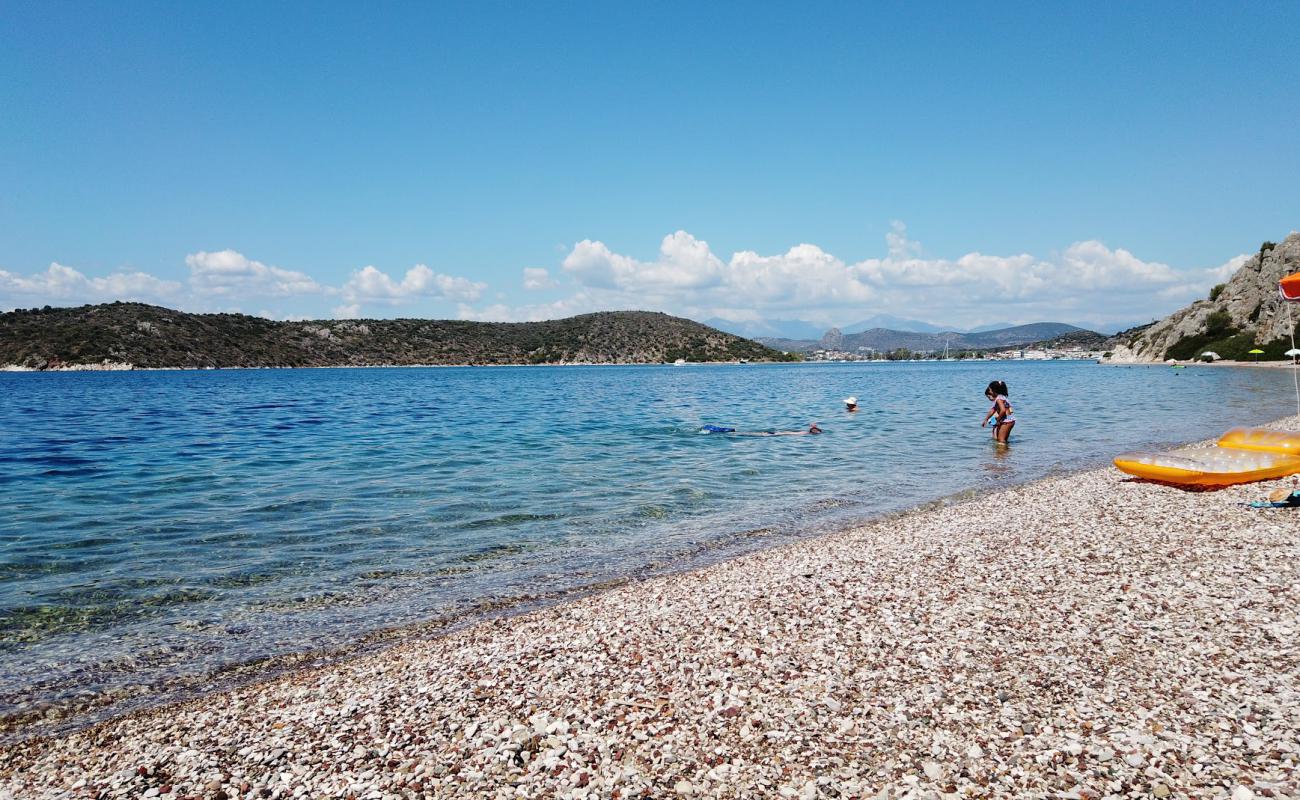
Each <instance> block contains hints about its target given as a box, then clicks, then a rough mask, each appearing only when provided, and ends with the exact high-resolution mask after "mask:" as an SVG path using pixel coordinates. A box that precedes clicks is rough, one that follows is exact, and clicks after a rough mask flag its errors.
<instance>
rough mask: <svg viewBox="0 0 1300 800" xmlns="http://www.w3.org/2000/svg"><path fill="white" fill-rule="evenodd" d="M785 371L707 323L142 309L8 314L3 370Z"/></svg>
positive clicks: (627, 314) (769, 356)
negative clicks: (277, 316) (738, 365)
mask: <svg viewBox="0 0 1300 800" xmlns="http://www.w3.org/2000/svg"><path fill="white" fill-rule="evenodd" d="M679 358H680V359H685V360H687V361H735V360H739V359H742V358H745V359H751V360H755V361H783V360H789V357H787V356H785V355H784V354H783V353H780V352H777V351H775V350H772V349H770V348H767V347H764V346H763V345H761V344H758V343H757V342H753V341H750V340H749V339H742V338H740V337H738V336H732V335H731V334H729V333H723V332H722V331H719V330H714V329H713V328H709V327H707V326H704V325H701V324H699V323H698V322H692V321H691V320H687V319H681V318H679V317H670V316H668V315H667V314H659V313H653V312H647V311H610V312H602V313H597V314H583V315H580V316H577V317H569V318H568V319H559V320H549V321H546V322H519V323H505V322H466V321H462V320H427V319H391V320H320V321H314V322H274V321H271V320H267V319H262V318H260V317H250V316H246V315H243V314H187V313H184V312H181V311H173V310H171V309H167V308H160V307H158V306H149V305H144V304H141V303H108V304H105V305H96V306H81V307H79V308H49V307H46V308H44V309H31V310H21V309H20V310H17V311H11V312H9V313H6V314H0V365H16V366H19V367H25V368H29V369H55V368H69V367H73V366H76V365H87V364H90V365H99V364H104V363H106V362H107V363H108V364H126V365H134V366H136V367H324V366H372V365H413V364H564V363H617V364H642V363H662V362H666V361H669V362H670V361H674V360H676V359H679Z"/></svg>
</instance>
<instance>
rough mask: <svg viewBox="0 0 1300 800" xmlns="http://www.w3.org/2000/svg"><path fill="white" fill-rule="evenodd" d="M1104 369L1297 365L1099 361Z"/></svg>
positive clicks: (1276, 365)
mask: <svg viewBox="0 0 1300 800" xmlns="http://www.w3.org/2000/svg"><path fill="white" fill-rule="evenodd" d="M1097 363H1098V364H1101V365H1102V366H1103V367H1249V368H1250V369H1287V368H1288V367H1290V368H1295V367H1296V366H1297V365H1296V364H1292V363H1289V362H1286V361H1230V360H1228V359H1220V360H1219V361H1179V362H1177V363H1175V364H1170V363H1168V362H1165V361H1098V362H1097Z"/></svg>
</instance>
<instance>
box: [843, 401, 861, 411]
mask: <svg viewBox="0 0 1300 800" xmlns="http://www.w3.org/2000/svg"><path fill="white" fill-rule="evenodd" d="M844 410H845V411H847V412H849V413H850V414H854V413H857V410H858V398H856V397H846V398H844Z"/></svg>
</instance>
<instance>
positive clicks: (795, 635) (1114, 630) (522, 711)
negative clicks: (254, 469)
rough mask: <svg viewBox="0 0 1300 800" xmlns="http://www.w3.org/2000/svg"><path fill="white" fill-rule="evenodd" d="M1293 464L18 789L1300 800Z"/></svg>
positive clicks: (1119, 493)
mask: <svg viewBox="0 0 1300 800" xmlns="http://www.w3.org/2000/svg"><path fill="white" fill-rule="evenodd" d="M1274 426H1275V427H1279V428H1285V429H1300V418H1296V417H1293V418H1288V419H1285V420H1281V421H1279V422H1277V423H1274ZM1292 481H1293V479H1290V478H1288V479H1284V480H1282V481H1272V482H1266V483H1260V484H1254V485H1247V486H1239V487H1233V488H1229V489H1225V490H1222V491H1217V492H1198V493H1194V492H1184V491H1180V490H1178V489H1174V488H1171V487H1166V486H1160V485H1155V484H1149V483H1141V482H1135V481H1131V480H1128V479H1127V478H1126V477H1125V476H1123V475H1122V474H1120V473H1119V472H1118V471H1116V470H1114V469H1112V468H1104V469H1097V470H1092V471H1088V472H1083V473H1078V474H1072V475H1066V476H1062V477H1052V478H1047V479H1043V480H1040V481H1037V482H1033V483H1030V484H1025V485H1022V486H1018V487H1014V488H1010V489H1007V490H1004V491H1001V492H997V493H993V494H987V495H984V496H982V497H980V498H978V499H975V500H971V501H968V502H964V503H961V504H957V505H949V506H944V507H938V508H928V509H918V510H916V511H912V512H909V513H906V514H902V515H898V516H894V517H889V518H884V519H880V520H877V521H875V522H873V523H870V524H867V525H863V526H861V527H857V528H855V529H852V530H848V531H845V532H842V533H838V534H832V535H828V536H823V537H820V538H816V539H811V540H807V541H803V542H799V543H795V544H791V545H787V546H784V547H780V548H777V549H773V550H768V551H764V552H761V553H755V554H750V555H747V556H743V557H740V558H736V559H734V560H731V561H726V562H723V563H720V564H716V565H713V566H710V567H706V568H703V569H699V570H696V571H693V572H687V573H681V574H676V575H671V576H666V577H660V578H654V579H651V580H647V581H643V582H639V583H634V584H630V585H626V586H623V587H619V588H616V589H612V590H609V591H606V592H603V593H600V594H597V595H594V596H591V597H588V598H584V599H581V600H577V601H574V602H570V603H566V604H562V605H558V606H555V607H553V608H550V609H546V610H541V611H537V612H534V613H531V614H527V615H523V616H519V617H514V618H509V619H500V620H496V621H492V622H485V623H482V624H479V625H476V626H474V627H471V628H469V629H466V630H463V631H460V632H457V633H454V634H452V635H448V636H446V637H443V638H440V639H435V640H429V641H416V642H410V643H407V644H402V645H399V646H396V647H394V648H392V649H390V650H387V651H385V652H382V653H379V654H372V655H367V656H364V657H360V658H357V659H355V660H352V661H348V662H344V663H341V664H335V665H332V666H329V667H326V668H323V669H317V670H313V671H304V672H299V673H295V674H293V675H290V676H287V677H283V678H280V679H276V680H273V681H269V682H265V683H261V684H258V685H253V686H247V687H243V688H240V689H237V690H234V691H230V692H225V693H220V694H215V695H212V696H208V697H206V698H203V699H201V700H197V701H192V702H188V703H185V704H181V705H177V706H172V707H167V708H163V709H158V710H154V711H150V712H144V713H140V714H136V715H134V716H130V717H126V718H122V719H118V720H115V721H110V722H108V723H105V724H102V725H100V726H97V727H95V728H91V729H87V730H84V731H81V732H77V733H74V734H71V735H68V736H65V737H62V738H58V739H52V740H32V741H29V742H26V743H23V744H18V745H13V746H10V747H9V748H7V749H6V750H4V751H3V752H2V753H0V775H2V776H3V778H2V782H0V795H7V796H14V797H83V796H85V797H95V796H101V797H153V796H160V797H184V796H192V797H209V798H212V797H216V798H220V797H227V798H231V797H294V796H310V797H346V796H355V797H358V798H365V797H368V798H387V797H439V798H443V797H552V796H553V797H634V796H636V797H640V796H648V797H668V796H682V797H762V796H785V797H800V798H815V797H855V796H856V797H868V796H877V795H880V794H881V793H885V796H901V795H907V796H936V795H939V796H941V795H944V794H948V795H952V796H959V797H964V796H981V797H989V796H1001V797H1107V796H1114V797H1129V796H1134V797H1136V796H1155V797H1166V796H1195V797H1232V798H1236V799H1237V800H1241V799H1243V798H1249V797H1294V796H1298V795H1300V776H1298V774H1297V766H1298V764H1300V744H1298V736H1300V683H1298V682H1297V670H1298V669H1300V639H1298V638H1297V634H1300V568H1298V567H1297V564H1298V563H1300V516H1297V515H1298V514H1300V511H1296V510H1289V509H1269V510H1259V509H1251V508H1248V507H1246V506H1245V505H1243V503H1245V502H1247V501H1250V500H1255V499H1260V498H1262V497H1263V496H1264V495H1265V494H1266V493H1267V492H1268V491H1269V490H1271V489H1275V488H1278V487H1279V486H1283V485H1290V483H1291V482H1292ZM891 793H892V794H891Z"/></svg>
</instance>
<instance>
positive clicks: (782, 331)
mask: <svg viewBox="0 0 1300 800" xmlns="http://www.w3.org/2000/svg"><path fill="white" fill-rule="evenodd" d="M704 324H705V325H708V326H709V327H712V328H717V329H718V330H720V331H726V332H727V333H734V334H735V335H737V336H744V337H745V338H747V339H783V340H793V341H813V340H818V339H821V337H822V336H823V335H824V334H825V333H826V332H827V331H828V330H830V329H831V327H832V326H829V325H826V324H822V323H816V322H808V321H807V320H801V319H773V320H743V321H739V322H733V321H732V320H728V319H722V318H721V317H713V318H711V319H707V320H704ZM1134 324H1137V323H1136V322H1135V323H1134ZM835 327H837V328H838V329H839V331H840V333H843V334H846V335H848V334H854V333H864V332H866V331H869V330H875V329H884V330H889V331H902V332H905V333H985V332H988V331H998V330H1006V329H1009V328H1014V327H1017V326H1015V325H1012V324H1011V323H1010V322H994V323H990V324H987V325H977V326H975V327H973V328H962V327H957V326H953V325H948V326H943V325H936V324H934V323H933V322H924V321H922V320H919V319H908V318H906V317H896V316H894V315H892V314H876V315H875V316H871V317H868V318H866V319H864V320H859V321H858V322H854V323H852V324H849V325H839V326H835ZM1074 327H1076V328H1080V329H1082V330H1100V331H1115V330H1118V329H1117V328H1115V327H1114V326H1113V325H1094V324H1086V325H1076V326H1074ZM1126 327H1131V326H1126Z"/></svg>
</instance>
